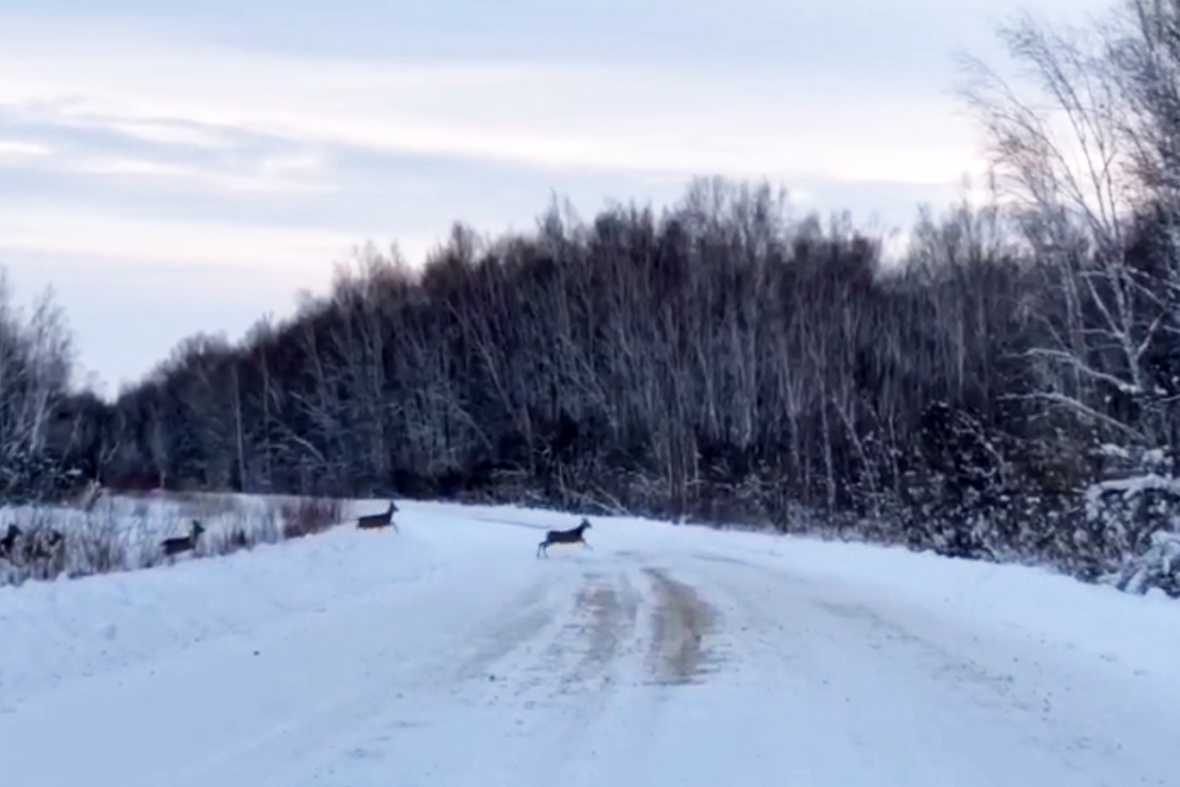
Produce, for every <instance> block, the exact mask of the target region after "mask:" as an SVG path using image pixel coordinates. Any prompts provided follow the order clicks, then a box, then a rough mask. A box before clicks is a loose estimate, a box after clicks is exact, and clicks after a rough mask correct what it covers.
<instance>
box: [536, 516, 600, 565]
mask: <svg viewBox="0 0 1180 787" xmlns="http://www.w3.org/2000/svg"><path fill="white" fill-rule="evenodd" d="M589 529H590V520H589V519H583V520H582V524H580V525H578V526H577V527H575V528H574V529H573V530H550V531H549V532H548V533H546V534H545V540H544V541H542V542H541V543H540V544H538V545H537V557H540V556H541V555H544V556H545V557H549V545H550V544H581V545H582V546H584V547H586V549H590V548H591V547H590V545H589V544H587V543H586V538H585V534H586V531H587V530H589Z"/></svg>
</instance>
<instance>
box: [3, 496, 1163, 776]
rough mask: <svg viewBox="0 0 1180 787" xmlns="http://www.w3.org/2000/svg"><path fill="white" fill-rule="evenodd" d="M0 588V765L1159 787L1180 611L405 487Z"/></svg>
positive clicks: (973, 568)
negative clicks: (200, 554) (205, 544)
mask: <svg viewBox="0 0 1180 787" xmlns="http://www.w3.org/2000/svg"><path fill="white" fill-rule="evenodd" d="M399 518H400V521H401V526H402V532H401V533H392V532H358V531H356V530H353V529H350V528H341V529H339V530H337V531H334V532H332V533H329V534H327V535H324V536H321V537H317V538H311V539H305V540H303V541H299V542H289V543H286V544H281V545H275V546H270V547H263V548H259V549H257V550H255V551H254V552H253V553H240V554H238V555H234V556H231V557H229V558H226V559H220V560H204V561H192V562H186V563H182V564H178V565H176V566H174V567H170V568H161V569H156V570H151V571H145V572H138V573H134V574H125V575H120V576H108V577H98V578H92V579H88V580H82V581H75V582H59V583H54V584H48V585H47V584H39V585H34V584H30V585H26V586H25V587H23V588H19V589H13V588H6V589H0V785H3V787H40V786H41V785H53V786H54V787H65V786H67V785H68V786H72V785H78V787H108V786H109V787H137V786H139V785H145V786H146V785H152V786H153V787H156V786H159V785H177V786H180V785H208V787H234V786H235V785H241V786H242V787H252V786H255V785H257V786H261V785H284V786H286V785H292V786H293V785H300V786H303V785H339V786H340V787H366V786H367V785H382V787H389V786H394V787H411V786H412V785H423V786H426V785H429V786H430V787H443V786H445V785H471V786H472V787H476V786H478V787H495V786H496V785H512V787H526V786H527V785H546V786H550V785H611V786H612V787H613V786H617V785H643V787H663V785H697V784H699V785H708V786H709V787H717V786H718V785H757V786H758V787H762V786H763V785H872V786H873V787H886V786H887V785H905V786H906V787H925V786H926V785H931V786H933V785H938V787H943V786H945V785H957V786H961V787H968V786H970V785H1004V786H1005V787H1008V786H1015V785H1028V786H1029V787H1053V786H1054V785H1070V787H1075V786H1077V785H1141V784H1147V785H1178V784H1180V756H1178V755H1177V751H1178V750H1180V749H1178V742H1180V604H1177V603H1176V602H1172V601H1168V600H1165V599H1156V598H1140V597H1132V596H1126V595H1122V594H1119V593H1117V592H1115V591H1112V590H1109V589H1105V588H1097V587H1088V586H1084V585H1081V584H1079V583H1076V582H1074V581H1072V580H1069V579H1066V578H1062V577H1057V576H1052V575H1050V574H1048V573H1046V572H1042V571H1038V570H1035V569H1027V568H1021V567H1014V566H994V565H986V564H981V563H970V562H964V561H951V560H944V559H940V558H936V557H933V556H929V555H915V554H911V553H908V552H905V551H903V550H899V549H881V548H876V547H869V546H861V545H849V544H826V543H819V542H815V541H810V540H802V539H785V538H778V537H772V536H763V535H754V534H747V533H728V532H715V531H710V530H706V529H703V528H690V527H672V526H669V525H661V524H653V523H646V522H636V521H612V520H597V519H596V520H594V522H595V524H594V528H593V529H592V530H591V531H590V532H589V534H588V536H587V539H588V540H589V542H590V543H591V544H592V545H593V547H594V548H593V549H592V550H582V549H579V548H559V547H554V548H552V549H551V553H552V558H551V559H550V560H548V561H545V560H537V559H536V558H535V557H534V549H535V547H536V543H537V542H538V541H539V540H540V538H541V537H542V536H543V532H542V531H541V530H538V529H536V528H541V529H542V530H543V529H544V528H546V527H568V526H571V525H572V524H574V523H576V520H575V519H573V518H570V517H566V516H562V515H556V514H546V513H543V512H534V511H520V510H513V509H494V508H460V507H456V506H444V505H427V504H417V505H416V504H410V503H407V504H406V505H404V506H403V512H402V513H401V514H400V515H399Z"/></svg>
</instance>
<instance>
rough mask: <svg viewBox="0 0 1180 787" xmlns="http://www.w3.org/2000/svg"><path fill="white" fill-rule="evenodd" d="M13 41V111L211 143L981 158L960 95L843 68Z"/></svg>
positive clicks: (916, 167)
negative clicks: (930, 92) (843, 75)
mask: <svg viewBox="0 0 1180 787" xmlns="http://www.w3.org/2000/svg"><path fill="white" fill-rule="evenodd" d="M0 36H2V34H0ZM0 46H2V47H3V48H4V50H5V52H6V64H5V69H4V72H3V73H2V74H0V106H3V107H5V108H7V109H8V111H10V112H12V113H15V114H16V115H18V116H20V115H22V114H25V115H28V116H33V115H36V117H37V118H38V119H40V120H41V121H42V122H49V123H57V124H60V125H62V126H70V127H74V128H77V127H80V126H83V127H86V126H88V127H91V128H95V129H106V130H109V131H116V132H120V133H125V134H131V135H135V136H138V137H140V138H144V139H148V140H151V141H166V142H170V143H176V144H185V145H192V146H200V147H209V146H226V145H229V144H231V143H230V142H229V139H230V138H232V136H233V135H244V134H248V135H253V136H257V137H261V138H273V139H276V140H281V141H283V142H285V143H288V144H299V145H309V146H327V147H329V148H331V147H337V146H339V147H351V148H360V149H365V150H369V151H377V152H383V153H387V154H390V155H405V154H412V155H423V156H439V157H463V158H471V159H489V160H497V161H505V162H511V163H515V164H519V165H522V166H530V167H540V168H547V169H596V170H608V171H612V170H613V171H621V172H658V173H667V174H674V175H680V176H686V175H689V174H693V173H700V172H726V173H731V174H734V175H740V176H762V175H766V176H770V177H772V178H786V177H791V176H797V175H800V174H806V175H810V176H827V177H833V178H840V179H857V180H912V181H914V182H918V183H929V182H933V181H947V180H953V179H955V178H957V177H958V176H959V175H960V174H961V172H962V171H963V170H964V169H965V168H967V167H969V166H971V164H972V145H971V139H970V135H969V134H968V133H965V132H966V129H965V126H964V122H965V121H963V120H962V119H961V118H956V117H955V116H954V115H953V113H952V111H951V110H952V109H953V106H952V102H951V100H950V99H949V98H948V97H939V96H934V97H931V96H925V95H920V96H914V95H912V94H910V93H907V92H906V90H905V89H904V86H903V88H902V89H899V90H898V91H895V92H893V93H882V92H881V91H880V90H879V89H878V88H876V87H874V88H871V89H868V88H865V87H864V86H861V85H857V84H856V83H853V82H848V83H843V84H842V83H840V81H839V78H838V77H836V78H833V77H832V76H830V75H829V76H826V77H823V78H815V77H811V76H807V77H803V78H800V77H799V76H798V75H794V76H792V75H788V74H782V73H773V72H767V71H765V70H760V69H756V70H750V71H748V72H743V71H740V70H739V71H737V72H732V73H723V74H721V75H718V74H716V73H711V72H705V71H699V72H696V73H693V72H690V71H685V70H677V71H671V70H662V69H659V68H656V67H643V68H641V67H627V68H624V67H613V66H604V65H592V66H578V65H568V64H561V63H539V64H504V63H494V62H493V63H475V64H472V63H438V62H434V63H430V62H426V63H406V62H396V61H346V60H337V59H332V60H326V59H316V58H297V57H280V56H274V55H261V54H252V53H246V52H238V51H224V50H218V49H216V48H208V47H198V46H186V45H180V44H177V45H168V46H166V47H161V46H160V45H158V44H155V43H152V42H145V41H142V40H139V39H137V38H136V37H134V36H130V37H128V38H127V39H126V40H122V41H118V42H111V41H109V40H107V41H106V42H105V44H100V43H93V42H90V43H79V42H74V41H71V42H70V43H69V44H68V48H69V51H70V57H63V56H62V55H63V54H64V53H63V52H59V51H57V48H56V47H57V46H59V45H58V44H47V45H42V46H41V47H38V48H36V49H33V50H30V49H29V48H28V47H21V46H19V45H17V44H15V42H9V41H4V40H3V39H2V37H0ZM115 50H117V53H118V56H116V51H115ZM143 62H151V63H152V64H153V66H152V68H151V69H144V68H141V67H140V66H139V65H138V64H140V63H143ZM837 91H838V92H839V94H840V95H841V101H840V102H839V103H835V102H833V100H832V96H833V94H834V92H837ZM869 124H871V128H872V133H871V134H868V133H866V127H867V126H868V125H869Z"/></svg>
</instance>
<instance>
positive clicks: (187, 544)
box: [160, 519, 205, 557]
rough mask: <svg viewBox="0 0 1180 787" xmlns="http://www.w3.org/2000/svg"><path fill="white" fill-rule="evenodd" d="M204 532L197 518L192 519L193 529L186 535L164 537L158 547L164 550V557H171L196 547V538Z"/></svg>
mask: <svg viewBox="0 0 1180 787" xmlns="http://www.w3.org/2000/svg"><path fill="white" fill-rule="evenodd" d="M204 532H205V528H204V527H202V526H201V523H200V522H198V521H197V520H195V519H194V520H193V529H192V532H190V533H189V534H188V535H187V536H176V537H175V538H166V539H164V540H163V541H161V542H160V549H162V550H163V551H164V556H165V557H172V556H173V555H178V554H180V553H181V552H187V551H188V550H190V549H196V548H197V539H198V538H200V537H201V534H202V533H204Z"/></svg>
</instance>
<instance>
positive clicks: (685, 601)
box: [643, 568, 718, 684]
mask: <svg viewBox="0 0 1180 787" xmlns="http://www.w3.org/2000/svg"><path fill="white" fill-rule="evenodd" d="M643 571H644V573H645V574H647V575H648V576H649V577H650V578H651V580H652V587H653V589H654V590H655V594H656V599H655V601H656V603H655V606H654V607H653V608H652V613H651V614H652V644H651V653H650V659H649V661H650V665H651V669H652V672H653V673H654V675H655V678H656V680H657V681H659V682H660V683H668V684H685V683H695V682H697V681H699V680H700V678H701V677H702V676H703V675H704V673H705V672H706V667H708V666H709V663H710V661H711V659H712V654H711V653H710V652H709V648H708V647H707V642H706V639H707V637H708V636H709V635H710V634H711V633H712V632H713V630H714V628H715V626H716V623H717V618H718V615H717V610H716V609H714V608H713V607H712V605H710V604H709V603H708V602H706V601H705V600H704V599H703V598H701V597H700V595H698V594H697V592H696V591H695V590H693V588H691V587H690V586H688V585H685V584H683V583H681V582H677V581H676V580H674V579H672V578H671V577H669V576H668V575H667V574H666V573H664V572H663V571H661V570H660V569H657V568H645V569H643Z"/></svg>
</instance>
